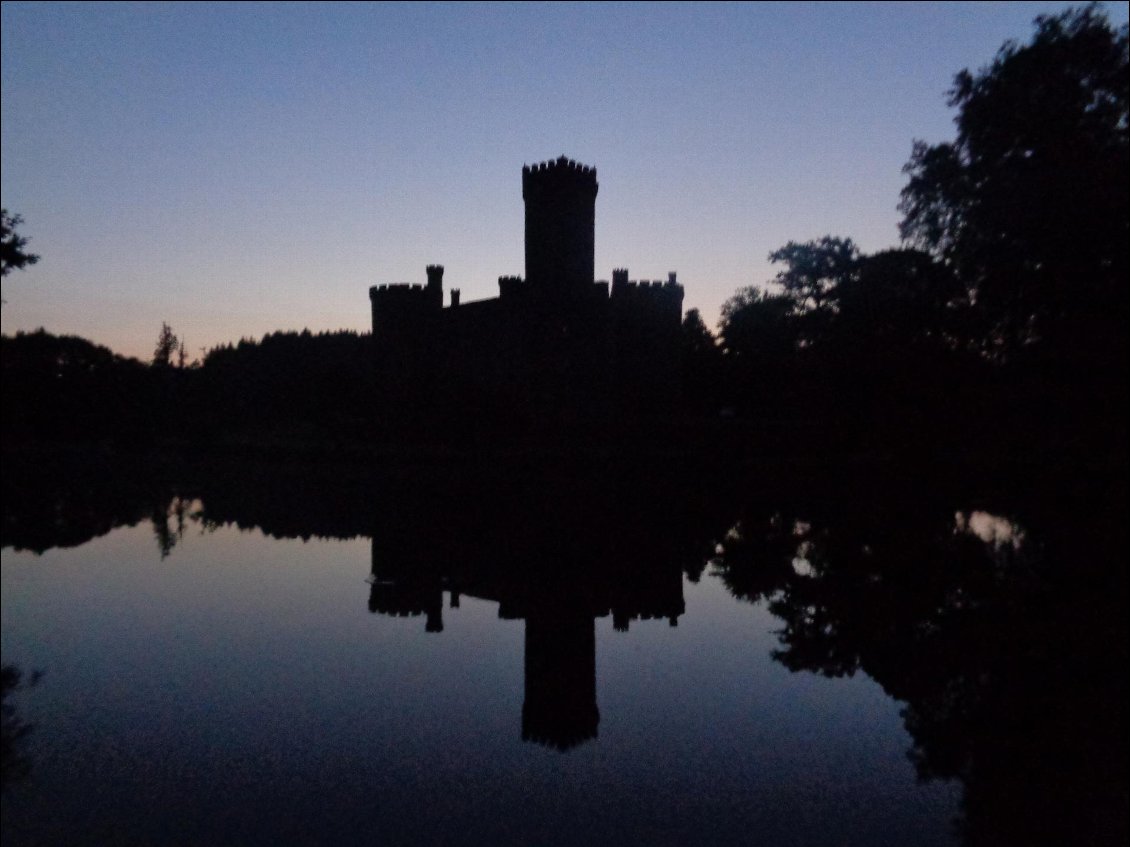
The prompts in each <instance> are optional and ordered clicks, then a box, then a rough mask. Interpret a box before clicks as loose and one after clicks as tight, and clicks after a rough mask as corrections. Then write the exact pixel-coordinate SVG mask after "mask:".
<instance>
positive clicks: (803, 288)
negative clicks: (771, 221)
mask: <svg viewBox="0 0 1130 847" xmlns="http://www.w3.org/2000/svg"><path fill="white" fill-rule="evenodd" d="M858 260H859V248H858V247H856V246H855V244H854V242H852V240H851V239H850V238H837V237H834V236H831V235H825V236H824V237H823V238H819V239H817V240H816V241H806V242H804V243H803V244H801V243H798V242H796V241H790V242H789V243H788V244H786V245H785V246H784V247H782V248H780V249H779V250H774V251H773V252H772V253H770V254H769V261H770V262H773V263H774V264H776V263H780V262H783V263H784V264H785V265H786V267H785V269H784V270H783V271H781V272H780V273H778V274H777V278H776V282H777V284H778V285H780V286H781V288H782V289H784V292H785V294H787V295H788V296H789V297H791V298H792V300H793V302H794V304H795V306H794V310H795V312H796V313H797V314H798V315H804V314H821V315H822V314H826V313H828V312H829V311H832V310H834V303H833V301H834V294H835V290H836V288H837V287H838V286H839V284H840V283H841V282H843V281H844V280H845V279H847V278H849V277H850V276H851V274H852V273H853V272H854V271H855V267H856V263H857V262H858Z"/></svg>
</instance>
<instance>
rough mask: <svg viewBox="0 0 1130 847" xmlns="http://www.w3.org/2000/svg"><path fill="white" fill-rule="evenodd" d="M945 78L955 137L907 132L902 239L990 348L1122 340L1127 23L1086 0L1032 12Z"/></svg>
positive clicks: (1127, 222)
mask: <svg viewBox="0 0 1130 847" xmlns="http://www.w3.org/2000/svg"><path fill="white" fill-rule="evenodd" d="M1035 29H1036V32H1035V35H1034V36H1033V38H1032V40H1031V42H1030V43H1028V44H1026V45H1023V46H1020V45H1017V44H1016V43H1015V42H1008V43H1006V44H1005V45H1004V46H1002V47H1001V49H1000V50H999V51H998V52H997V55H996V57H995V58H994V60H993V62H992V64H990V65H989V66H988V67H985V68H982V69H980V70H979V71H977V72H976V73H971V72H970V71H969V70H963V71H961V72H960V73H958V74H957V76H956V77H954V85H953V88H952V89H950V91H949V105H950V106H952V107H955V108H957V109H958V114H957V117H956V119H955V122H956V124H957V138H956V139H955V140H954V141H953V142H950V143H944V144H937V145H927V144H926V143H924V142H922V141H916V142H915V144H914V148H913V152H912V154H911V159H910V161H909V163H908V164H907V165H906V167H905V168H904V171H905V173H907V174H908V175H909V178H910V179H909V182H908V184H907V185H906V187H905V188H904V189H903V191H902V199H901V203H900V204H899V209H900V211H901V212H902V213H903V215H904V219H903V222H902V224H901V231H902V235H903V237H904V238H905V239H906V240H908V241H909V242H910V243H911V244H913V245H914V246H917V247H920V248H922V249H924V250H927V251H929V252H930V253H932V254H933V255H934V256H936V257H937V258H939V259H941V260H943V261H945V262H946V263H948V264H950V265H951V266H952V267H953V269H954V270H955V272H956V273H957V274H958V276H959V278H960V279H961V281H962V283H963V284H964V286H965V287H966V289H967V290H968V293H969V297H970V300H971V302H972V304H973V307H974V309H975V311H976V313H977V315H978V317H979V318H980V320H981V321H982V326H983V329H982V339H981V340H982V343H983V345H984V347H985V349H986V350H987V351H989V352H991V353H993V354H995V355H997V356H998V357H1000V358H1005V359H1007V358H1010V357H1013V356H1016V355H1017V354H1019V353H1021V352H1023V351H1025V350H1026V349H1030V348H1032V347H1033V345H1036V344H1042V345H1043V346H1044V347H1045V349H1046V350H1049V351H1059V352H1066V351H1069V350H1072V351H1078V350H1085V349H1089V348H1092V347H1093V346H1094V345H1095V344H1099V345H1105V348H1104V349H1106V351H1107V353H1106V354H1105V355H1106V356H1107V357H1108V358H1109V356H1110V351H1111V350H1113V349H1115V348H1111V347H1110V342H1111V340H1112V339H1115V340H1119V341H1120V344H1121V347H1122V348H1124V347H1125V338H1126V322H1127V317H1128V310H1127V302H1128V301H1127V252H1128V246H1127V245H1128V244H1130V240H1128V239H1130V217H1128V214H1127V190H1126V186H1127V184H1128V181H1130V168H1128V161H1130V157H1128V152H1127V151H1128V143H1127V140H1128V136H1127V125H1128V120H1127V117H1128V102H1130V95H1128V86H1130V83H1128V80H1130V72H1128V61H1127V55H1128V51H1127V27H1126V26H1125V25H1124V26H1122V27H1120V28H1118V29H1117V30H1115V29H1114V28H1112V26H1111V25H1110V23H1109V21H1108V19H1107V17H1106V16H1105V14H1104V13H1103V12H1102V11H1101V10H1100V9H1099V7H1098V6H1096V5H1090V6H1087V7H1085V8H1082V9H1072V10H1069V11H1067V12H1064V13H1063V14H1060V15H1056V16H1041V17H1038V18H1037V19H1036V21H1035Z"/></svg>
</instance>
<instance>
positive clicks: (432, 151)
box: [0, 2, 1127, 359]
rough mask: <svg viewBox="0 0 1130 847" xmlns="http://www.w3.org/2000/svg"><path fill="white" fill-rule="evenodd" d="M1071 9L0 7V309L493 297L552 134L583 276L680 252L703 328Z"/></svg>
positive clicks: (347, 305)
mask: <svg viewBox="0 0 1130 847" xmlns="http://www.w3.org/2000/svg"><path fill="white" fill-rule="evenodd" d="M1068 5H1069V4H1063V3H996V4H994V3H908V4H901V3H883V4H854V3H852V4H805V3H795V4H793V3H790V4H783V5H777V4H772V3H757V4H749V5H747V4H738V5H730V4H722V5H715V4H708V3H694V4H688V5H682V4H660V5H649V4H644V3H629V4H598V5H589V4H552V5H539V4H533V3H530V4H525V3H523V4H517V5H510V4H489V5H475V4H463V3H459V4H452V5H449V4H419V5H416V4H392V5H384V4H373V5H368V4H362V3H348V4H255V3H237V4H205V3H191V4H177V3H140V4H97V3H75V4H70V3H66V4H54V3H38V2H37V3H20V2H4V3H3V5H2V6H0V17H2V39H3V41H2V48H3V49H2V51H0V98H2V122H0V141H2V145H0V151H2V152H0V195H2V202H3V206H4V208H6V209H7V210H8V211H9V212H10V213H14V214H19V215H21V216H23V218H24V223H23V224H22V225H21V227H20V228H19V232H20V234H21V235H24V236H26V237H28V238H29V239H30V243H29V249H30V250H31V251H32V252H35V253H37V254H39V255H40V257H41V259H40V261H39V263H38V264H36V265H34V266H33V267H30V268H28V269H27V270H25V271H22V272H21V271H14V272H12V273H11V274H10V275H9V276H7V277H5V278H4V283H3V298H4V300H5V303H4V305H3V309H2V311H0V322H2V329H3V332H4V333H6V334H13V333H15V332H17V331H20V330H24V331H31V330H34V329H36V328H38V327H44V328H46V329H47V330H48V331H50V332H54V333H57V334H69V335H80V336H82V337H85V338H88V339H90V340H92V341H95V342H97V343H99V344H103V345H106V346H108V347H110V348H112V349H113V350H114V351H115V352H118V353H122V354H125V355H130V356H137V357H139V358H142V359H149V358H151V357H152V355H153V348H154V346H155V344H156V340H157V335H158V333H159V331H160V328H161V324H162V322H167V323H168V324H170V325H171V326H172V328H173V330H174V331H175V332H176V333H177V334H178V335H179V336H180V337H181V338H182V339H183V340H184V341H185V343H186V346H187V348H188V351H189V353H190V355H191V356H199V355H200V354H201V352H202V351H203V350H204V349H206V348H210V347H213V346H215V345H217V344H223V343H227V342H232V341H238V340H239V339H240V338H243V337H248V338H259V337H261V336H262V335H264V334H265V333H268V332H273V331H278V330H302V329H310V330H311V331H312V332H318V331H323V330H338V329H352V330H359V331H368V329H369V320H370V318H369V315H370V313H369V300H368V288H369V286H370V285H374V284H379V283H387V282H418V283H422V282H424V281H425V275H424V267H425V266H426V265H428V264H432V263H438V264H442V265H444V266H445V268H446V273H445V276H444V283H445V288H448V289H450V288H459V289H460V290H461V292H462V299H463V302H468V301H471V300H479V299H484V298H488V297H494V296H497V292H498V286H497V280H498V277H499V276H504V275H523V274H524V271H525V269H524V251H523V240H522V239H523V205H522V194H521V169H522V165H523V164H527V163H530V164H532V163H535V162H539V161H544V160H547V159H553V158H557V157H558V156H560V155H562V154H564V155H567V156H569V157H571V158H573V159H576V160H577V161H579V162H582V163H584V164H587V165H592V166H595V167H596V169H597V177H598V180H599V183H600V191H599V194H598V196H597V201H596V277H597V279H609V278H610V277H611V273H612V269H613V268H615V267H627V268H628V269H629V271H630V275H631V277H632V278H633V279H659V278H664V279H665V278H666V276H667V273H668V272H670V271H676V272H677V273H678V277H679V280H680V282H682V283H683V284H684V286H685V290H686V298H685V300H684V309H691V308H697V309H699V310H700V311H701V312H702V314H703V316H704V318H705V319H706V321H707V323H708V324H710V325H712V326H713V325H714V324H715V323H716V321H717V319H718V315H719V309H720V307H721V305H722V303H723V302H725V300H726V299H727V298H728V297H730V296H731V295H733V294H734V292H735V291H737V290H738V289H740V288H742V287H744V286H748V285H765V284H767V283H769V282H770V281H771V280H772V278H773V276H774V275H775V273H776V268H774V266H772V265H771V264H770V262H769V261H768V254H769V253H770V252H771V251H773V250H774V249H776V248H778V247H781V246H783V245H784V244H785V243H786V242H788V241H790V240H793V241H807V240H810V239H814V238H819V237H820V236H822V235H839V236H845V237H850V238H852V239H853V240H854V241H855V242H856V243H857V244H858V245H859V246H860V247H861V248H862V249H863V250H864V251H866V252H872V251H875V250H881V249H884V248H887V247H891V246H895V245H897V243H898V222H899V219H900V215H899V213H898V209H897V205H898V195H899V191H900V190H901V188H902V187H903V184H904V182H905V176H904V174H903V173H902V167H903V165H904V164H905V163H906V161H907V160H908V158H909V157H910V152H911V145H912V143H913V141H914V139H923V140H925V141H927V142H930V143H937V142H940V141H944V140H948V139H952V138H953V135H954V126H953V118H954V115H955V112H954V110H953V109H951V108H950V107H949V106H948V105H947V103H946V91H947V89H948V88H949V86H950V84H951V82H952V79H953V76H954V74H955V73H957V72H958V71H959V70H961V69H962V68H970V69H976V68H979V67H982V66H984V65H986V64H988V63H989V62H990V61H991V60H992V58H993V56H994V54H995V53H996V51H997V49H998V48H999V47H1000V46H1001V44H1002V43H1003V42H1005V41H1006V40H1008V39H1015V40H1017V41H1020V42H1025V41H1027V40H1028V39H1029V37H1030V36H1031V33H1032V31H1033V29H1032V20H1033V18H1035V16H1036V15H1038V14H1044V13H1056V12H1058V11H1061V10H1063V9H1065V8H1067V7H1068ZM1105 8H1106V10H1107V12H1108V14H1110V16H1111V19H1112V21H1113V22H1114V23H1115V24H1122V23H1125V22H1126V20H1127V6H1126V4H1124V3H1118V4H1106V6H1105Z"/></svg>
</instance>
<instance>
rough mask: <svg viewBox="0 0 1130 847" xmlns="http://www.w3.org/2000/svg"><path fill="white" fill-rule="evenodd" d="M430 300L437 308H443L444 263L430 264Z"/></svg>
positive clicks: (426, 269)
mask: <svg viewBox="0 0 1130 847" xmlns="http://www.w3.org/2000/svg"><path fill="white" fill-rule="evenodd" d="M425 271H426V272H427V274H428V289H427V290H428V301H429V302H430V303H434V304H435V307H436V308H443V265H428V266H427V268H425Z"/></svg>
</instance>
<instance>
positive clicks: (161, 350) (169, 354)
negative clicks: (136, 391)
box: [153, 321, 180, 368]
mask: <svg viewBox="0 0 1130 847" xmlns="http://www.w3.org/2000/svg"><path fill="white" fill-rule="evenodd" d="M179 347H180V340H179V339H178V338H177V337H176V335H174V334H173V328H172V327H171V326H169V325H168V324H167V323H165V322H163V321H162V322H161V332H160V334H159V335H158V336H157V347H156V349H154V351H153V364H154V366H156V367H159V368H167V367H169V366H170V365H171V364H172V363H173V354H175V353H176V352H177V349H178V348H179Z"/></svg>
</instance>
